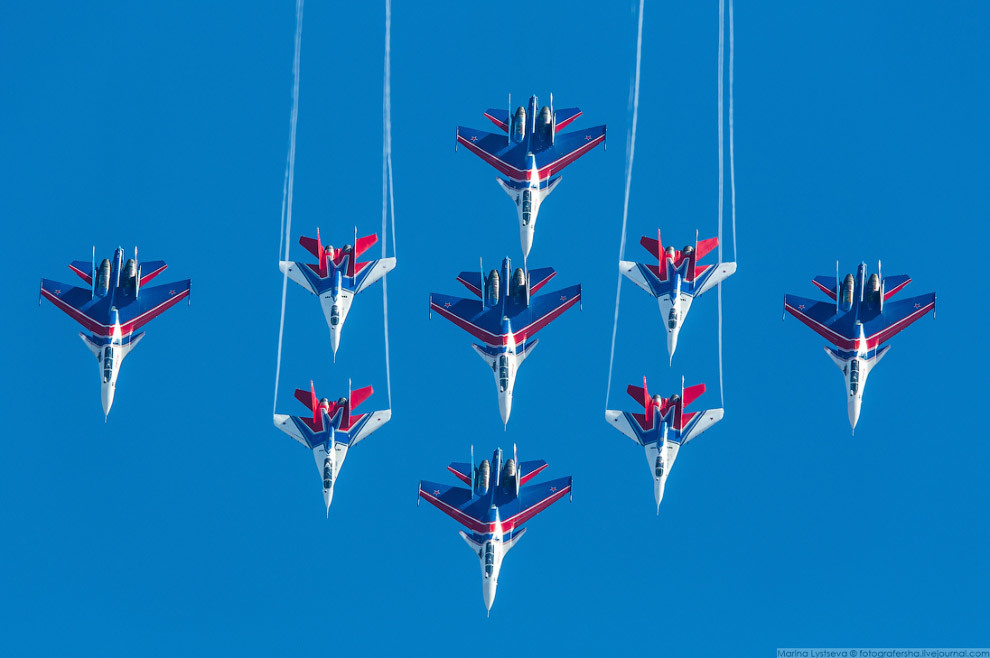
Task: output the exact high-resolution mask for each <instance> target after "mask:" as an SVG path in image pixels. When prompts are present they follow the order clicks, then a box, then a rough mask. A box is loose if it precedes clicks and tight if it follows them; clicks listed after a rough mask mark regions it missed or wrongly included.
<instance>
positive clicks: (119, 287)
mask: <svg viewBox="0 0 990 658" xmlns="http://www.w3.org/2000/svg"><path fill="white" fill-rule="evenodd" d="M166 267H168V266H167V265H166V264H165V261H161V260H154V261H147V262H144V263H142V262H140V261H139V260H138V253H137V247H135V248H134V257H133V258H128V259H127V261H126V262H125V261H124V250H123V249H121V248H120V247H117V249H116V250H115V251H114V253H113V258H112V259H110V258H104V259H103V260H102V261H100V265H99V267H97V265H96V248H95V247H94V248H93V258H92V260H91V261H89V262H87V261H82V260H75V261H72V262H71V263H70V264H69V269H70V270H72V271H73V272H74V273H75V274H76V275H77V276H78V277H79V278H80V279H82V280H83V281H85V282H86V284H87V287H86V288H81V287H78V286H73V285H70V284H68V283H60V282H58V281H53V280H51V279H42V280H41V297H42V298H44V299H47V300H48V301H50V302H51V303H52V304H54V305H55V306H56V307H57V308H59V309H60V310H62V311H64V312H65V313H66V315H68V316H69V317H70V318H72V319H73V320H75V321H76V322H78V323H79V324H81V325H82V326H83V327H85V328H86V330H87V331H88V332H89V335H88V336H87V335H86V334H84V333H81V332H80V334H79V337H80V338H81V339H82V341H83V343H84V344H85V345H86V347H87V348H88V349H89V351H90V352H92V353H93V356H95V357H96V362H97V365H98V366H99V372H100V401H101V402H102V404H103V420H104V421H106V420H107V418H108V417H109V415H110V408H111V407H112V406H113V400H114V395H115V394H116V392H117V378H118V376H119V375H120V364H121V363H122V362H123V360H124V357H126V356H127V355H128V354H130V352H131V350H132V349H134V348H135V347H136V346H137V344H138V343H140V342H141V339H142V338H144V332H143V331H142V332H139V333H137V334H135V333H134V332H135V331H136V330H138V329H140V328H141V327H143V326H144V325H146V324H147V323H148V322H150V321H151V320H153V319H154V318H156V317H158V316H159V315H161V314H162V313H164V312H165V311H166V310H168V309H169V308H171V307H172V306H175V305H176V304H178V303H179V302H180V301H182V300H183V299H185V298H187V297H188V296H189V290H190V285H191V283H190V280H189V279H185V280H184V281H176V282H175V283H165V284H162V285H158V286H151V287H145V286H146V284H147V283H148V282H149V281H151V280H152V279H154V278H155V277H156V276H158V275H159V274H161V273H162V272H164V271H165V268H166ZM38 301H39V303H40V302H41V299H40V298H39V300H38Z"/></svg>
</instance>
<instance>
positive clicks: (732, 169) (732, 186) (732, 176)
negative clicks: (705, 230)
mask: <svg viewBox="0 0 990 658" xmlns="http://www.w3.org/2000/svg"><path fill="white" fill-rule="evenodd" d="M733 32H734V30H733V20H732V0H729V195H730V196H729V208H730V210H731V213H732V260H733V262H738V259H737V257H736V160H735V153H734V150H735V149H734V148H733V144H734V142H735V140H734V139H733V137H732V128H733V125H732V124H733V107H732V84H733V80H732V77H733V75H732V71H733V69H734V68H735V53H734V52H733V51H734V48H733V46H734V45H735V44H734V43H733V41H734V35H733Z"/></svg>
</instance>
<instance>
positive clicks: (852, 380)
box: [849, 359, 859, 395]
mask: <svg viewBox="0 0 990 658" xmlns="http://www.w3.org/2000/svg"><path fill="white" fill-rule="evenodd" d="M858 392H859V359H853V360H852V361H851V362H850V363H849V395H856V393H858Z"/></svg>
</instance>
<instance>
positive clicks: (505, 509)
mask: <svg viewBox="0 0 990 658" xmlns="http://www.w3.org/2000/svg"><path fill="white" fill-rule="evenodd" d="M546 467H547V463H546V462H545V461H543V460H542V459H539V460H534V461H525V462H520V461H519V457H518V456H517V454H516V446H515V445H514V444H513V446H512V458H511V459H509V460H508V461H505V462H504V463H503V458H502V449H501V448H499V449H496V450H495V452H494V453H492V458H491V461H489V460H487V459H485V460H482V462H481V464H479V465H478V467H477V468H475V466H474V447H473V446H472V447H471V461H470V463H464V462H453V463H451V464H450V466H448V467H447V470H448V471H450V472H451V473H453V474H454V476H455V477H456V478H457V479H458V480H460V481H461V482H463V483H464V484H466V485H468V487H470V488H464V487H457V486H451V485H447V484H439V483H437V482H430V481H428V480H422V481H421V482H420V483H419V497H420V498H422V499H423V500H425V501H426V502H428V503H430V504H431V505H433V506H434V507H436V508H437V509H439V510H440V511H441V512H443V513H444V514H446V515H447V516H449V517H450V518H452V519H454V520H455V521H457V522H458V523H460V524H461V525H463V526H464V527H465V528H467V529H468V530H469V531H470V534H469V533H466V532H464V531H463V530H459V531H458V533H459V534H460V535H461V537H462V538H463V539H464V541H465V542H466V543H467V545H468V546H469V547H470V548H471V550H472V551H473V552H474V553H476V554H477V555H478V561H479V563H480V566H481V594H482V597H483V598H484V601H485V609H486V610H487V611H488V612H489V614H491V609H492V603H494V602H495V592H496V589H497V588H498V577H499V573H500V572H501V570H502V560H503V558H504V557H505V554H506V553H508V552H509V550H510V549H511V548H512V547H513V546H515V545H516V542H518V541H519V539H520V538H521V537H522V536H523V534H525V532H526V528H524V527H523V524H524V523H526V522H527V521H529V520H530V519H531V518H533V517H534V516H536V515H537V514H539V513H540V512H542V511H543V510H545V509H546V508H548V507H550V506H551V505H553V504H554V503H555V502H557V501H558V500H560V499H561V498H563V497H564V496H567V495H568V494H570V493H571V477H570V476H567V477H561V478H557V479H555V480H549V481H547V482H541V483H539V484H528V483H529V482H530V480H532V479H533V478H535V477H536V476H537V475H539V474H540V473H541V472H542V471H543V469H545V468H546Z"/></svg>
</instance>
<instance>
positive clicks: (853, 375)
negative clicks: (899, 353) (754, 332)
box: [784, 262, 935, 434]
mask: <svg viewBox="0 0 990 658" xmlns="http://www.w3.org/2000/svg"><path fill="white" fill-rule="evenodd" d="M880 269H881V268H880V263H877V273H874V274H871V275H870V276H869V278H867V276H866V263H860V265H859V270H858V271H857V272H856V277H855V278H853V275H852V274H847V275H846V278H845V279H843V280H842V283H841V284H840V283H839V276H838V275H839V264H838V262H836V264H835V274H836V275H835V276H834V277H831V276H816V277H815V278H814V279H812V281H811V282H812V283H813V284H815V286H817V287H818V289H819V290H821V291H822V292H824V293H825V294H826V295H828V296H829V297H831V298H832V300H833V301H831V302H819V301H815V300H813V299H806V298H804V297H798V296H797V295H784V309H785V310H786V311H787V312H788V313H790V314H791V315H793V316H794V317H796V318H797V319H798V320H800V321H801V322H803V323H805V324H806V325H808V326H809V327H811V328H812V329H813V330H814V331H815V333H817V334H819V335H820V336H821V337H822V338H824V339H825V340H827V341H828V342H830V343H831V344H832V345H834V347H829V346H827V345H826V346H825V352H826V354H828V355H829V357H830V358H831V359H832V361H834V362H835V365H837V366H839V369H840V370H842V375H843V377H844V378H845V383H846V393H847V396H846V404H847V406H848V410H849V425H850V426H851V427H852V430H853V434H855V433H856V422H857V421H858V420H859V412H860V408H861V407H862V404H863V389H864V388H865V387H866V377H867V375H869V374H870V371H871V370H872V369H873V368H874V367H875V366H876V365H877V363H879V362H880V359H882V358H883V357H884V355H885V354H886V353H887V350H888V349H889V348H890V345H883V346H881V343H884V342H886V341H888V340H890V338H891V337H892V336H893V335H894V334H896V333H897V332H899V331H901V330H902V329H904V328H906V327H907V326H908V325H910V324H911V323H912V322H914V321H915V320H917V319H918V318H920V317H921V316H923V315H925V314H926V313H928V312H929V311H933V310H934V309H935V293H933V292H932V293H928V294H927V295H919V296H917V297H911V298H909V299H903V300H901V301H899V302H890V303H888V302H887V300H888V299H890V298H891V297H893V296H894V295H896V294H897V293H898V292H900V290H901V289H902V288H904V286H906V285H907V284H908V283H910V282H911V277H909V276H908V275H906V274H898V275H897V276H888V277H884V276H883V275H882V274H879V272H880Z"/></svg>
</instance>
